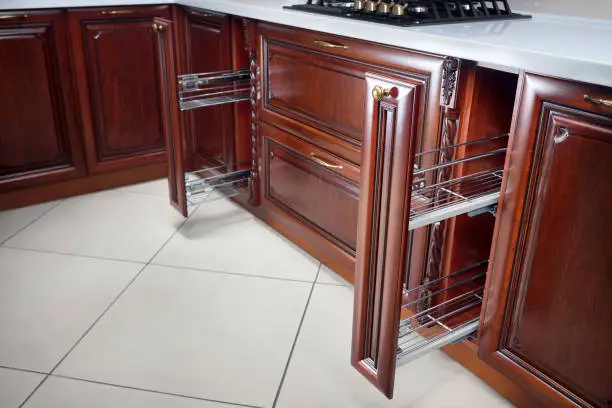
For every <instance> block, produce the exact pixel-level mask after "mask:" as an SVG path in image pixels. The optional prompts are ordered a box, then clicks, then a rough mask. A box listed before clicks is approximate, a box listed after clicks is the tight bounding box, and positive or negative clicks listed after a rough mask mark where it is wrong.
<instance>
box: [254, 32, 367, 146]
mask: <svg viewBox="0 0 612 408" xmlns="http://www.w3.org/2000/svg"><path fill="white" fill-rule="evenodd" d="M264 67H265V70H264V86H265V93H264V107H265V109H268V110H271V111H274V112H276V113H280V114H282V115H285V116H287V117H289V118H292V119H295V120H298V121H300V122H302V123H305V124H307V125H310V126H312V127H314V128H317V129H319V130H322V131H324V132H327V133H329V134H331V135H333V136H335V137H337V138H339V139H341V140H343V141H345V142H348V143H351V144H353V145H356V146H361V140H362V133H363V107H364V100H365V99H364V86H363V80H364V69H363V67H360V66H359V65H358V64H353V63H347V62H343V61H341V60H339V59H338V58H335V57H333V56H329V55H324V54H320V53H317V52H313V51H310V50H307V49H303V48H297V47H293V46H289V45H286V44H281V43H268V44H267V47H266V61H265V65H264Z"/></svg>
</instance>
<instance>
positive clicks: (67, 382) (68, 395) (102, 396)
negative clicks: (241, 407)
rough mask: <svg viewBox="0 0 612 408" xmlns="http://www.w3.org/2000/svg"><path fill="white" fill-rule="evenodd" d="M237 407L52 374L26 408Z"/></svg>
mask: <svg viewBox="0 0 612 408" xmlns="http://www.w3.org/2000/svg"><path fill="white" fill-rule="evenodd" d="M84 407H87V408H232V407H234V408H236V407H237V406H236V405H229V404H222V403H216V402H210V401H202V400H196V399H192V398H184V397H178V396H174V395H164V394H159V393H154V392H147V391H140V390H134V389H128V388H121V387H114V386H111V385H104V384H93V383H88V382H85V381H78V380H71V379H67V378H58V377H50V378H49V379H48V380H47V381H45V383H44V384H43V385H42V386H41V387H40V388H39V389H38V390H37V391H36V393H35V394H34V395H33V396H32V398H30V399H29V400H28V402H27V403H26V404H25V406H24V408H84Z"/></svg>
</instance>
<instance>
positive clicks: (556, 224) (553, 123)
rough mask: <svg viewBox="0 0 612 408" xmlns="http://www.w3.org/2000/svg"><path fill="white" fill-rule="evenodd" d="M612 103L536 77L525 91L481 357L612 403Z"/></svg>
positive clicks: (533, 386) (529, 380)
mask: <svg viewBox="0 0 612 408" xmlns="http://www.w3.org/2000/svg"><path fill="white" fill-rule="evenodd" d="M585 95H589V97H591V98H594V99H595V100H596V101H595V102H590V101H587V100H585V99H588V97H587V98H585ZM599 99H603V100H607V101H608V106H607V107H606V106H605V104H604V103H601V104H597V103H598V100H599ZM610 100H612V92H611V91H610V90H609V89H603V88H600V87H595V86H587V85H582V84H576V83H570V82H566V81H561V80H556V79H550V78H544V77H540V76H537V75H529V74H528V75H526V76H525V77H524V78H523V81H522V84H521V88H520V104H519V105H518V110H517V112H516V118H515V123H514V130H513V133H514V137H513V143H512V148H511V152H510V154H509V156H508V159H507V163H506V168H507V169H508V173H507V175H506V180H505V187H503V189H502V191H503V192H504V195H503V200H502V204H501V206H500V209H499V215H498V220H497V225H496V236H495V241H494V248H493V250H492V259H491V267H490V276H489V280H490V282H489V291H488V295H487V298H486V299H485V300H486V308H485V310H484V312H483V319H482V321H483V324H482V327H481V334H480V356H481V357H482V358H483V359H484V360H485V361H487V362H488V363H489V364H491V365H492V366H494V367H495V368H497V369H498V370H499V371H500V372H502V373H503V374H504V375H506V376H507V377H508V378H510V379H512V380H513V381H515V382H516V383H518V384H519V385H521V386H522V387H524V388H525V389H527V390H529V391H530V392H531V393H533V394H534V395H537V396H539V397H540V398H541V400H542V402H543V403H545V404H547V405H551V406H566V405H576V406H581V407H585V406H596V407H610V406H612V366H611V362H612V342H610V338H611V337H612V303H611V302H610V295H609V291H610V288H611V287H612V269H611V268H610V265H611V264H612V250H611V247H610V236H612V223H611V222H610V213H611V211H612V189H611V188H610V186H611V184H610V180H612V108H611V107H610ZM602 102H603V101H602Z"/></svg>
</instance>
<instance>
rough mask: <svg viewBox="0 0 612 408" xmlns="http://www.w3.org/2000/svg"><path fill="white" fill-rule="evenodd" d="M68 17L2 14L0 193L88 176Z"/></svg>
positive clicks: (0, 20) (0, 29)
mask: <svg viewBox="0 0 612 408" xmlns="http://www.w3.org/2000/svg"><path fill="white" fill-rule="evenodd" d="M66 25H67V24H66V15H65V14H64V13H61V12H60V11H47V12H0V61H2V62H1V63H0V95H1V96H0V192H5V191H10V190H14V189H17V188H26V187H32V186H36V185H41V184H45V183H50V182H55V181H60V180H66V179H72V178H76V177H79V176H81V175H83V174H84V173H85V163H84V160H83V159H82V152H81V143H80V139H79V133H78V127H77V117H76V116H75V111H76V106H75V90H74V87H73V86H72V75H71V72H72V70H71V68H70V56H69V55H70V53H69V48H68V44H67V41H68V35H67V30H66Z"/></svg>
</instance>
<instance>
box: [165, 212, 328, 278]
mask: <svg viewBox="0 0 612 408" xmlns="http://www.w3.org/2000/svg"><path fill="white" fill-rule="evenodd" d="M153 263H154V264H161V265H171V266H182V267H188V268H198V269H205V270H213V271H224V272H233V273H241V274H248V275H260V276H269V277H276V278H286V279H296V280H304V281H310V282H312V281H313V280H314V279H315V277H316V274H317V270H318V267H319V262H318V261H317V260H315V259H314V258H312V257H311V256H309V255H308V254H306V253H305V252H304V251H303V250H301V249H300V248H298V247H297V246H295V245H293V244H291V243H290V242H289V241H288V240H286V239H284V238H283V237H281V236H280V235H279V234H277V233H275V232H274V231H272V230H271V229H270V228H269V227H267V226H266V225H265V224H263V223H262V222H261V221H259V220H257V219H255V218H254V217H253V216H252V215H251V214H250V213H248V212H247V211H245V210H244V209H242V208H241V207H239V206H238V205H236V204H234V203H231V202H229V201H228V200H219V201H215V202H212V203H205V204H202V205H201V206H200V208H198V210H197V211H196V212H195V213H194V214H193V216H192V217H191V218H190V219H189V220H188V221H187V222H186V223H185V225H184V226H183V227H182V228H181V229H180V230H179V231H178V233H177V234H176V235H175V236H174V237H172V239H171V240H170V241H169V242H168V244H167V245H166V246H165V247H164V249H163V250H162V251H160V253H159V254H157V256H156V257H155V259H154V260H153Z"/></svg>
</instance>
